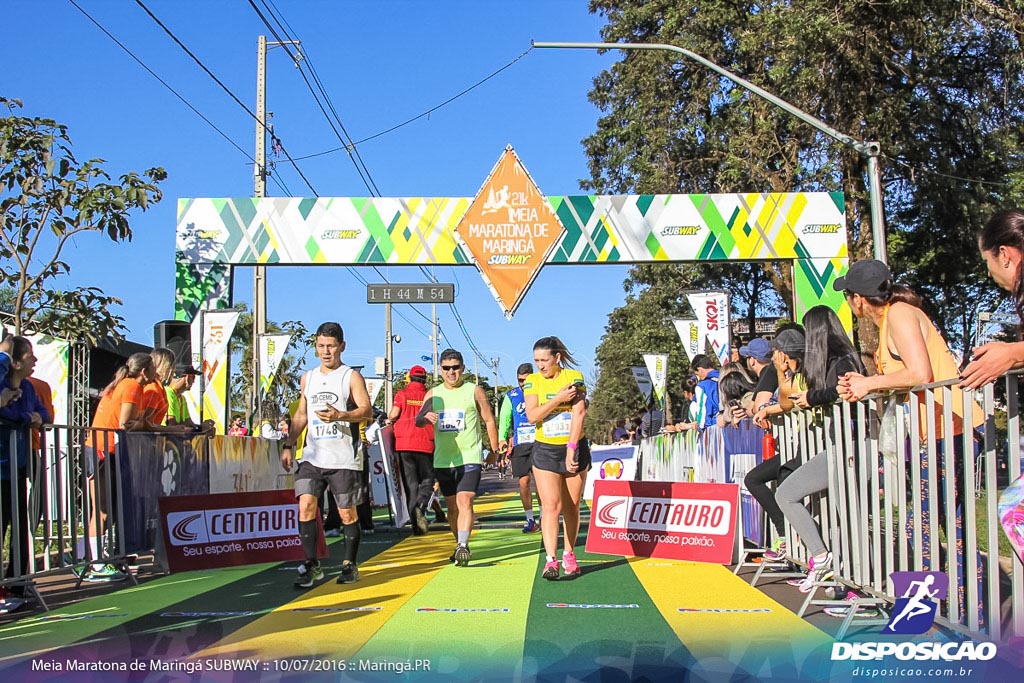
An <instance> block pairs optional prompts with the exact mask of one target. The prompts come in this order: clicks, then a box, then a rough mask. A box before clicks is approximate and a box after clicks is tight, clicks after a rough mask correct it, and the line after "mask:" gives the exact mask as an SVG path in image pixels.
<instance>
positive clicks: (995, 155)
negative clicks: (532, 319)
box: [583, 0, 1024, 347]
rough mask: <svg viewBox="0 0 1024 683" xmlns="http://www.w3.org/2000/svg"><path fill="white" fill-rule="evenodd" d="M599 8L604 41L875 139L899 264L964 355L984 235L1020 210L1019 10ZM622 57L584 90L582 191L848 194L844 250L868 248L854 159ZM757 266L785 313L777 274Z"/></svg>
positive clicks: (661, 66)
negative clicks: (750, 87)
mask: <svg viewBox="0 0 1024 683" xmlns="http://www.w3.org/2000/svg"><path fill="white" fill-rule="evenodd" d="M1007 5H1008V7H1007ZM590 9H591V11H592V12H594V13H597V14H600V15H603V16H604V17H606V18H607V25H606V26H605V27H604V28H603V30H602V37H603V39H604V40H605V41H607V42H638V43H667V44H671V45H676V46H679V47H682V48H685V49H689V50H691V51H693V52H696V53H697V54H699V55H702V56H703V57H705V58H707V59H709V60H711V61H712V62H714V63H716V64H718V65H720V66H722V67H724V68H725V69H728V70H729V71H731V72H733V73H735V74H737V75H739V76H741V77H743V78H745V79H747V80H748V81H750V82H752V83H754V84H755V85H758V86H760V87H762V88H764V89H765V90H767V91H768V92H771V93H773V94H775V95H777V96H778V97H780V98H782V99H783V100H785V101H787V102H790V103H791V104H793V105H795V106H796V107H798V108H799V109H801V110H803V111H805V112H807V113H809V114H810V115H812V116H814V117H816V118H817V119H820V120H822V121H824V122H826V123H827V124H828V125H830V126H832V127H833V128H835V129H837V130H838V131H840V132H842V133H845V134H848V135H850V136H852V137H854V138H856V139H858V140H870V141H878V142H879V144H880V146H881V150H882V154H883V157H882V159H881V168H882V171H883V186H884V192H885V196H884V200H885V216H886V220H887V234H888V243H889V244H888V247H889V248H888V253H889V257H890V261H891V263H892V266H893V270H894V272H895V273H897V275H898V279H899V280H901V281H903V282H905V283H906V284H909V285H911V286H912V287H914V288H915V289H917V290H918V291H919V292H920V293H921V294H922V295H923V296H924V297H925V299H927V300H929V301H930V302H931V304H932V310H931V312H932V313H933V314H934V315H935V316H936V322H937V324H938V325H939V327H940V329H942V331H943V332H944V334H945V335H946V337H947V339H950V341H951V343H952V344H953V345H954V346H960V347H964V346H966V345H967V340H968V339H969V338H970V335H971V333H972V331H973V327H974V324H975V320H976V313H977V311H978V310H993V309H994V307H995V302H996V300H997V298H998V294H997V292H996V289H995V287H994V286H993V285H992V283H991V282H990V281H989V279H988V277H987V276H986V274H985V271H984V268H983V266H982V263H981V260H980V258H979V257H978V254H977V246H976V244H975V241H974V240H975V235H976V233H977V231H978V230H979V229H980V227H981V226H982V225H983V223H984V221H985V220H986V219H987V218H988V216H990V215H991V214H992V213H993V212H994V211H995V210H996V209H999V208H1006V207H1009V206H1013V205H1019V204H1021V203H1024V195H1022V190H1024V183H1022V178H1024V172H1022V164H1021V159H1022V158H1021V155H1020V149H1021V147H1022V144H1021V143H1022V135H1024V125H1022V124H1024V109H1022V108H1021V105H1020V103H1021V102H1022V101H1024V98H1022V95H1024V78H1022V73H1024V70H1022V66H1024V57H1022V50H1021V47H1022V46H1021V36H1022V35H1024V31H1022V26H1024V21H1022V13H1021V7H1020V3H1019V2H1015V3H998V4H997V3H992V2H989V1H988V0H967V1H966V2H960V1H959V0H958V1H956V2H953V1H950V0H940V1H938V2H932V3H921V2H917V1H916V0H894V1H893V2H886V3H877V2H869V1H866V0H838V1H837V0H807V1H806V2H801V3H793V2H789V1H788V0H776V1H769V2H757V3H754V2H733V1H732V0H728V1H727V0H708V1H706V2H701V3H699V4H694V3H677V2H673V1H671V0H642V1H641V0H591V2H590ZM622 54H623V57H622V58H621V59H620V61H618V62H616V63H615V64H614V65H613V66H612V67H611V68H609V69H608V70H606V71H604V72H602V73H601V74H599V75H598V76H597V77H596V78H595V80H594V86H593V88H592V90H591V92H590V99H591V101H592V102H593V103H594V104H595V105H597V106H598V107H599V108H600V109H601V111H602V112H603V116H602V117H601V119H600V120H599V122H598V126H597V130H596V131H595V133H594V134H593V135H591V136H590V137H588V138H587V139H585V140H584V144H585V146H586V149H587V154H588V156H589V159H590V178H589V179H587V180H585V181H583V186H584V187H585V188H587V189H590V190H593V191H596V192H601V193H657V192H681V193H699V192H764V191H772V192H777V191H842V192H844V193H845V195H846V198H847V204H846V205H847V226H848V228H849V233H848V234H849V253H850V254H851V255H852V256H853V257H854V258H864V257H869V256H870V255H871V254H872V250H873V245H872V242H871V222H870V211H869V205H868V191H867V181H868V179H867V173H866V171H867V167H866V159H865V158H864V157H863V156H861V155H860V154H859V153H858V152H857V151H855V150H853V149H852V148H850V147H847V146H843V145H842V144H841V143H839V142H837V141H835V140H833V139H831V138H829V137H827V136H825V135H824V134H822V133H820V132H818V131H816V130H815V129H814V128H812V127H811V126H809V125H807V124H805V123H803V122H801V121H799V120H798V119H796V118H795V117H793V116H792V115H790V114H787V113H785V112H783V111H782V110H780V109H778V108H777V107H775V106H774V105H771V104H770V103H768V102H766V101H764V100H762V99H760V98H759V97H757V96H755V95H752V94H750V93H748V92H747V91H746V90H744V89H742V88H741V87H739V86H737V85H736V84H735V83H733V82H731V81H730V80H728V79H725V78H722V77H720V76H718V75H717V74H715V73H714V72H712V71H711V70H709V69H707V68H706V67H704V66H701V65H699V64H697V63H696V62H693V61H689V60H687V59H686V58H685V57H683V56H682V55H678V54H676V53H672V52H668V51H646V50H645V51H628V52H624V53H622ZM765 270H766V274H767V275H768V277H769V279H770V280H771V281H772V284H773V286H774V288H775V289H776V291H777V292H778V293H779V296H780V298H781V300H782V301H789V300H790V299H791V297H790V296H789V292H788V291H787V290H786V282H785V279H786V273H785V271H784V270H783V269H782V268H781V267H778V266H765ZM742 307H743V306H742V304H740V308H742ZM613 316H614V314H613ZM869 336H870V335H869Z"/></svg>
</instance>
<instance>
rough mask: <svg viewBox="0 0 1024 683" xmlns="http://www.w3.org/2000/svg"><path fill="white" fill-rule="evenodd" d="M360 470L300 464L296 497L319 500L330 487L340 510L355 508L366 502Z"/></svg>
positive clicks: (306, 463)
mask: <svg viewBox="0 0 1024 683" xmlns="http://www.w3.org/2000/svg"><path fill="white" fill-rule="evenodd" d="M361 474H362V472H361V471H360V470H325V469H323V468H321V467H317V466H316V465H313V464H310V463H308V462H301V463H299V469H298V470H296V472H295V497H296V498H298V497H299V496H303V495H310V496H313V497H314V498H316V499H318V500H319V498H320V496H321V495H323V492H324V489H325V488H328V487H330V489H331V494H333V495H334V500H335V502H336V503H337V504H338V507H339V508H342V509H347V508H354V507H355V506H357V505H360V504H362V503H363V502H365V501H366V485H365V484H364V483H363V479H362V476H361Z"/></svg>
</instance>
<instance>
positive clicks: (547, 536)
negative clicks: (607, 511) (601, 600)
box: [523, 337, 590, 581]
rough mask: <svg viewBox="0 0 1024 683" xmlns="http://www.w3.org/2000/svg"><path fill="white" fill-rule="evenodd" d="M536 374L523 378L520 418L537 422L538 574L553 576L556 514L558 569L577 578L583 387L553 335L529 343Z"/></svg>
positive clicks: (585, 459) (584, 455)
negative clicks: (523, 408)
mask: <svg viewBox="0 0 1024 683" xmlns="http://www.w3.org/2000/svg"><path fill="white" fill-rule="evenodd" d="M533 362H534V364H536V366H537V368H538V370H539V372H535V373H533V374H531V375H530V376H529V377H527V378H526V382H525V383H524V384H523V393H524V394H525V401H526V419H527V420H529V421H530V422H533V423H534V424H536V425H537V435H536V441H535V442H534V444H533V476H534V481H536V482H537V494H538V496H540V505H541V519H540V530H541V536H542V537H543V539H544V552H545V553H546V555H547V558H546V561H545V564H544V573H543V574H542V576H543V577H544V578H545V579H548V580H552V581H553V580H555V579H557V578H558V570H559V567H558V561H557V560H556V559H555V554H556V553H557V551H558V517H559V515H561V516H562V519H563V520H564V533H565V541H564V546H563V552H562V568H563V569H565V575H566V576H573V577H575V576H579V574H580V566H579V563H577V562H576V555H575V554H574V553H573V546H574V545H575V544H576V537H577V535H578V534H579V530H580V498H581V497H582V496H583V486H584V484H585V483H586V481H587V470H589V469H590V447H589V445H588V444H587V442H586V440H584V439H583V418H584V417H585V416H586V405H585V403H584V400H583V399H584V395H585V394H586V386H585V385H584V383H583V374H582V373H581V372H580V371H579V370H574V369H571V368H565V367H563V364H564V365H570V366H571V365H576V361H575V359H574V358H573V357H572V354H570V353H569V350H568V349H566V348H565V344H563V343H562V340H560V339H559V338H558V337H544V338H542V339H538V340H537V343H535V344H534V345H533Z"/></svg>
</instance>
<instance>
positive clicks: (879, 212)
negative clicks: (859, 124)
mask: <svg viewBox="0 0 1024 683" xmlns="http://www.w3.org/2000/svg"><path fill="white" fill-rule="evenodd" d="M531 44H532V46H533V47H539V48H569V49H581V50H668V51H669V52H675V53H677V54H681V55H683V56H684V57H687V58H688V59H692V60H693V61H695V62H697V63H698V64H701V65H702V66H705V67H707V68H708V69H711V70H712V71H714V72H715V73H717V74H719V75H721V76H724V77H725V78H728V79H729V80H730V81H732V82H733V83H735V84H736V85H738V86H740V87H742V88H744V89H746V90H748V91H750V92H752V93H754V94H755V95H757V96H758V97H761V98H763V99H765V100H767V101H768V102H771V103H772V104H774V105H775V106H776V107H778V108H780V109H782V110H783V111H785V112H787V113H789V114H791V115H793V116H795V117H796V118H798V119H800V120H801V121H803V122H804V123H806V124H808V125H810V126H812V127H814V128H816V129H817V130H819V131H821V132H822V133H824V134H825V135H828V136H829V137H830V138H832V139H833V140H837V141H839V142H841V143H843V144H844V145H846V146H847V147H851V148H853V149H854V150H856V151H857V152H858V153H859V154H861V155H862V156H863V157H865V158H866V159H867V164H868V197H869V202H870V205H871V207H870V208H871V236H872V241H873V242H874V255H875V258H876V259H878V260H879V261H882V262H885V261H887V260H888V259H887V258H886V249H885V214H884V210H883V207H882V183H881V172H880V170H879V168H878V157H879V156H881V147H880V145H879V144H878V143H877V142H866V141H862V140H857V139H856V138H854V137H851V136H849V135H847V134H846V133H841V132H839V131H838V130H836V129H835V128H833V127H832V126H830V125H828V124H827V123H825V122H824V121H822V120H820V119H818V118H816V117H814V116H811V115H810V114H808V113H807V112H805V111H804V110H802V109H800V108H799V107H795V106H793V105H792V104H790V103H789V102H787V101H785V100H783V99H781V98H779V97H776V96H775V95H773V94H771V93H770V92H768V91H767V90H764V89H763V88H759V87H758V86H756V85H754V84H753V83H751V82H750V81H748V80H746V79H745V78H741V77H740V76H737V75H736V74H734V73H733V72H731V71H729V70H728V69H725V68H723V67H721V66H719V65H717V64H715V63H714V62H712V61H710V60H708V59H705V58H704V57H701V56H700V55H699V54H697V53H696V52H692V51H690V50H687V49H685V48H682V47H677V46H675V45H669V44H667V43H552V42H538V41H531Z"/></svg>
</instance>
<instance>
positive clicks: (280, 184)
mask: <svg viewBox="0 0 1024 683" xmlns="http://www.w3.org/2000/svg"><path fill="white" fill-rule="evenodd" d="M68 2H69V3H70V4H71V5H72V6H73V7H74V8H75V9H77V10H78V11H79V12H81V13H82V14H83V15H85V18H86V19H88V20H89V21H91V22H92V23H93V25H95V26H96V28H98V29H99V30H100V31H102V32H103V33H104V34H105V35H106V36H107V37H108V38H110V40H111V41H113V42H114V44H115V45H117V46H118V47H119V48H121V49H122V50H124V51H125V52H126V53H127V54H128V56H129V57H131V58H132V59H134V60H135V62H136V63H137V64H138V65H139V66H141V67H142V68H143V69H145V70H146V72H147V73H149V75H150V76H152V77H153V78H155V79H156V80H157V81H159V82H160V84H161V85H162V86H164V87H165V88H167V89H168V90H169V91H170V92H171V94H173V95H174V96H175V97H177V98H178V99H179V100H181V102H182V103H183V104H184V105H185V106H186V107H188V108H189V109H191V110H192V111H193V113H195V115H196V116H198V117H199V118H200V119H202V120H203V121H204V122H205V123H206V124H207V125H208V126H210V128H213V129H214V130H215V131H217V133H219V134H220V136H221V137H222V138H224V139H225V140H227V141H228V142H229V143H230V144H231V146H233V147H234V148H235V149H237V150H238V151H239V152H241V153H242V155H243V156H245V157H246V158H247V159H248V160H249V161H251V162H252V163H256V160H255V159H254V158H253V157H252V155H250V154H249V153H248V152H246V151H245V150H244V149H243V148H242V147H241V146H240V145H239V144H238V143H237V142H235V141H234V140H232V139H231V137H230V136H228V134H227V133H225V132H224V131H223V130H221V129H220V128H218V127H217V125H216V124H215V123H213V121H211V120H210V119H208V118H207V117H206V116H205V115H204V114H203V113H202V112H201V111H199V110H198V109H196V108H195V106H193V105H192V103H191V102H189V101H188V99H187V98H185V96H184V95H182V94H181V93H179V92H178V91H177V90H175V89H174V88H173V87H171V85H170V84H169V83H167V81H165V80H164V79H163V78H161V77H160V76H159V74H157V73H156V72H155V71H153V70H152V69H151V68H149V66H148V65H146V63H145V62H143V61H142V60H141V59H140V58H139V57H138V56H137V55H136V54H135V53H134V52H132V51H131V50H130V49H128V47H127V46H126V45H125V44H124V43H122V42H121V41H120V40H118V39H117V38H116V37H115V36H114V35H113V34H112V33H111V32H110V31H108V30H107V29H106V28H105V27H104V26H103V25H102V24H100V22H99V21H97V20H96V19H95V18H94V17H93V16H92V15H90V14H89V13H88V12H86V11H85V9H83V8H82V7H81V6H80V5H79V4H78V3H76V2H75V0H68ZM273 180H274V182H276V183H277V186H278V187H280V188H281V190H282V191H283V192H284V193H285V194H287V195H290V194H291V190H289V189H288V187H287V186H286V185H285V184H284V182H283V181H282V180H279V179H278V178H277V177H273Z"/></svg>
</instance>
